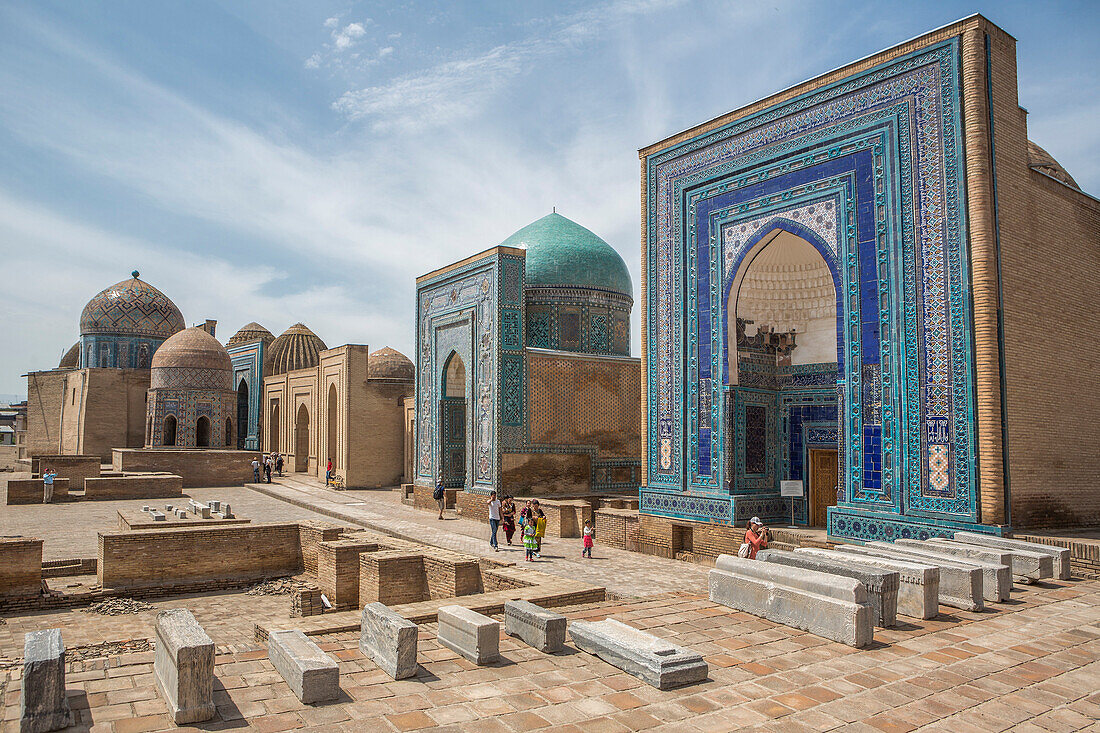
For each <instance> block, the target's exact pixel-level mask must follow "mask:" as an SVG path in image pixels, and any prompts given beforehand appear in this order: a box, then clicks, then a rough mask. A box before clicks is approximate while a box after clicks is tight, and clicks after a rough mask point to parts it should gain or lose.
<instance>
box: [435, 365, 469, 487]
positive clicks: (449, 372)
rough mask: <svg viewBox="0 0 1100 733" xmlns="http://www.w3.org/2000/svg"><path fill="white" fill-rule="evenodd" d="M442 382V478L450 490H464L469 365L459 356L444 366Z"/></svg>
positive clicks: (440, 436) (440, 409)
mask: <svg viewBox="0 0 1100 733" xmlns="http://www.w3.org/2000/svg"><path fill="white" fill-rule="evenodd" d="M442 382H443V383H442V388H441V389H440V394H441V395H443V396H442V397H441V398H440V401H439V415H440V417H441V420H442V422H441V426H440V431H439V443H440V446H439V454H440V462H439V465H440V466H441V467H442V468H441V471H440V476H441V477H442V480H443V485H444V486H445V487H446V488H448V489H462V488H465V486H466V365H465V363H464V362H463V361H462V357H461V356H459V355H458V354H457V353H456V352H451V355H450V356H449V357H448V358H447V361H446V363H445V364H444V366H443V377H442Z"/></svg>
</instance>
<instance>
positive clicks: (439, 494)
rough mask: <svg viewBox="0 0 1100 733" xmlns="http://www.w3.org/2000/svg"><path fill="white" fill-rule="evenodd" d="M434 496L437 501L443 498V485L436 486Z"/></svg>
mask: <svg viewBox="0 0 1100 733" xmlns="http://www.w3.org/2000/svg"><path fill="white" fill-rule="evenodd" d="M432 498H433V499H435V500H436V501H439V500H440V499H442V498H443V487H442V486H436V487H435V491H433V492H432Z"/></svg>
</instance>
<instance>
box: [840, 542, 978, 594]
mask: <svg viewBox="0 0 1100 733" xmlns="http://www.w3.org/2000/svg"><path fill="white" fill-rule="evenodd" d="M842 547H843V548H844V552H850V553H854V554H857V555H870V556H872V557H884V558H888V559H891V560H901V561H903V562H908V563H923V564H926V565H932V566H935V567H936V568H937V569H938V570H939V572H940V594H939V602H940V604H941V605H944V606H950V607H951V608H961V609H962V610H964V611H981V610H983V609H984V608H985V600H984V595H983V593H982V586H983V585H984V584H983V582H982V570H981V568H978V567H974V566H972V565H964V564H961V563H958V562H955V559H954V558H953V559H950V560H947V559H937V560H933V559H931V558H927V557H918V556H917V555H916V554H914V553H912V552H906V551H905V549H904V548H901V547H898V548H895V547H894V546H893V545H889V544H888V545H886V546H885V547H878V546H875V545H874V543H868V544H866V545H842ZM944 557H947V556H944Z"/></svg>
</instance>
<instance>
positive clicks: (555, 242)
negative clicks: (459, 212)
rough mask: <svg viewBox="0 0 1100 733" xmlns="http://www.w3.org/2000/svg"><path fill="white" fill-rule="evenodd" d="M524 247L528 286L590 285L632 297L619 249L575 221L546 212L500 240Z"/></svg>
mask: <svg viewBox="0 0 1100 733" xmlns="http://www.w3.org/2000/svg"><path fill="white" fill-rule="evenodd" d="M502 244H504V245H505V246H508V247H518V248H520V249H526V250H527V265H526V269H527V286H528V287H536V288H538V287H554V286H563V287H573V288H594V289H598V290H610V291H612V292H615V293H622V294H623V295H627V296H629V297H630V298H633V297H634V288H633V285H632V284H631V282H630V273H629V272H628V271H627V269H626V263H625V262H623V258H622V257H620V256H619V253H618V252H616V251H615V250H614V248H613V247H612V246H611V245H610V244H608V243H607V242H605V241H603V240H602V239H600V238H599V237H598V236H596V235H595V234H593V233H592V232H591V231H589V230H588V229H585V228H584V227H582V226H581V225H580V224H578V223H577V222H575V221H571V220H569V219H566V218H565V217H564V216H562V215H561V214H558V213H553V214H547V215H546V216H544V217H542V218H541V219H539V220H538V221H535V222H532V223H530V224H528V225H527V226H525V227H523V229H520V230H519V231H518V232H516V233H515V234H513V235H512V236H510V237H508V238H507V239H505V240H504V242H502Z"/></svg>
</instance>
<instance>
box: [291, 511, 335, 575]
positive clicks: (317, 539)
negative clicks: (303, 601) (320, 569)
mask: <svg viewBox="0 0 1100 733" xmlns="http://www.w3.org/2000/svg"><path fill="white" fill-rule="evenodd" d="M343 531H344V528H343V527H340V526H339V525H335V524H331V523H329V522H319V521H317V520H315V519H314V520H309V521H305V522H301V523H300V524H299V525H298V542H299V544H300V545H301V547H302V567H303V568H304V569H305V571H306V572H307V573H309V574H310V575H312V576H314V577H317V547H318V545H319V544H320V543H321V542H331V541H333V540H336V539H339V537H340V533H341V532H343Z"/></svg>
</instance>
